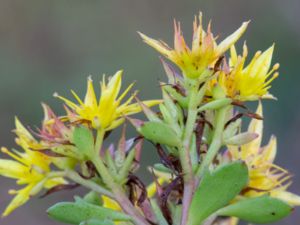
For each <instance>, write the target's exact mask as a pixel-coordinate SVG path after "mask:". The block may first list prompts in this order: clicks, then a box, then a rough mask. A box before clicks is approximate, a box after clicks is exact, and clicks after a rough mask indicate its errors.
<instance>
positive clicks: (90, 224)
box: [79, 219, 114, 225]
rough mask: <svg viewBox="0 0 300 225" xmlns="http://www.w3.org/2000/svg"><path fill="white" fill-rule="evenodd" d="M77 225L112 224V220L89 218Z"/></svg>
mask: <svg viewBox="0 0 300 225" xmlns="http://www.w3.org/2000/svg"><path fill="white" fill-rule="evenodd" d="M79 225H114V222H113V221H111V220H97V219H90V220H87V221H83V222H81V223H80V224H79Z"/></svg>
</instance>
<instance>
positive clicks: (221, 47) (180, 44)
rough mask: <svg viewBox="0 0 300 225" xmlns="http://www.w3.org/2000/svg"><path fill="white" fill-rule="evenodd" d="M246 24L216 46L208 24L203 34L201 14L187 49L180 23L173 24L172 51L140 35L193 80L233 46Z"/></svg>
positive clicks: (162, 44)
mask: <svg viewBox="0 0 300 225" xmlns="http://www.w3.org/2000/svg"><path fill="white" fill-rule="evenodd" d="M247 25H248V22H245V23H243V24H242V25H241V27H240V28H239V29H238V30H236V31H235V32H234V33H233V34H231V35H230V36H228V37H227V38H226V39H224V40H223V41H222V42H221V43H220V44H217V43H216V41H215V39H216V38H215V37H214V36H213V34H212V32H211V29H210V24H209V26H208V29H207V31H206V32H205V31H204V29H203V27H202V14H201V13H200V15H199V22H198V19H197V17H195V21H194V24H193V27H194V33H193V42H192V47H191V48H189V47H188V46H187V44H186V42H185V40H184V37H183V35H182V32H181V28H180V23H178V24H177V23H176V22H174V29H175V32H174V33H175V34H174V49H172V48H170V47H169V46H168V45H167V44H166V43H165V42H163V41H160V40H155V39H152V38H149V37H147V36H146V35H144V34H142V33H140V35H141V37H142V38H143V40H144V42H146V43H147V44H148V45H150V46H151V47H153V48H154V49H156V50H157V51H158V52H160V53H161V54H162V55H164V56H165V57H166V58H168V59H169V60H171V61H172V62H173V63H175V64H176V65H177V66H178V67H179V68H180V69H181V70H182V73H183V75H184V76H186V77H189V78H192V79H195V78H198V77H200V76H201V75H202V74H203V72H204V71H205V70H206V69H207V68H208V67H209V66H212V67H213V66H214V65H212V64H213V63H214V62H215V61H216V60H218V58H219V57H221V56H222V55H223V54H224V53H225V52H226V51H227V50H228V49H229V48H230V46H231V45H233V44H234V43H235V42H236V41H237V40H238V39H239V38H240V37H241V36H242V34H243V33H244V32H245V30H246V28H247Z"/></svg>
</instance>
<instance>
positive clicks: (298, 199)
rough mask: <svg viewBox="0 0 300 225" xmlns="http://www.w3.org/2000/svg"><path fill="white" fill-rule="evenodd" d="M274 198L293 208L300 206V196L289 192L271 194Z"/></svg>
mask: <svg viewBox="0 0 300 225" xmlns="http://www.w3.org/2000/svg"><path fill="white" fill-rule="evenodd" d="M271 196H272V197H275V198H279V199H281V200H282V201H284V202H286V203H288V204H289V205H291V206H300V196H299V195H296V194H293V193H291V192H287V191H278V192H273V193H271Z"/></svg>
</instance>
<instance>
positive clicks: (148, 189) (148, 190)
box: [147, 177, 166, 198]
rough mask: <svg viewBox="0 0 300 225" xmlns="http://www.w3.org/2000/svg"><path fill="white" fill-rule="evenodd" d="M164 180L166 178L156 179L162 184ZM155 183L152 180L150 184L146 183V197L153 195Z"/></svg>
mask: <svg viewBox="0 0 300 225" xmlns="http://www.w3.org/2000/svg"><path fill="white" fill-rule="evenodd" d="M165 181H166V179H165V178H162V177H160V178H158V179H157V183H158V184H163V183H164V182H165ZM156 185H157V184H156V182H152V183H151V184H150V185H148V187H147V193H148V198H152V197H153V196H154V195H155V193H156Z"/></svg>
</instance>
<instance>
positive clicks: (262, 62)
mask: <svg viewBox="0 0 300 225" xmlns="http://www.w3.org/2000/svg"><path fill="white" fill-rule="evenodd" d="M273 51H274V45H272V46H271V47H270V48H268V49H267V50H266V51H264V52H263V53H262V54H261V55H259V56H258V57H257V58H256V59H255V61H254V63H253V65H251V64H252V63H250V65H249V66H248V67H246V68H245V71H246V72H247V73H250V74H251V75H252V76H256V77H258V78H260V77H261V78H265V76H266V75H267V73H268V71H269V69H270V66H271V61H272V55H273Z"/></svg>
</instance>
